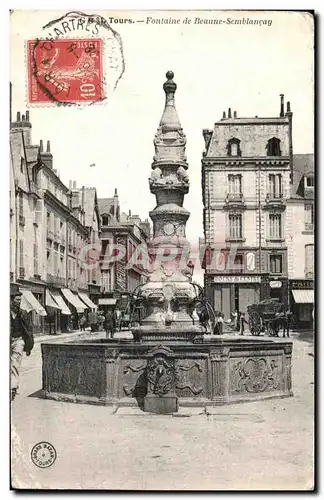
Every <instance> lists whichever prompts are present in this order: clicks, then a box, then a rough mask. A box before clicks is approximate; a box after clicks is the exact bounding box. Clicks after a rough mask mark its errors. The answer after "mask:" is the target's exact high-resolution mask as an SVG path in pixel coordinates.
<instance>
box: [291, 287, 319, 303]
mask: <svg viewBox="0 0 324 500" xmlns="http://www.w3.org/2000/svg"><path fill="white" fill-rule="evenodd" d="M292 294H293V297H294V301H295V302H296V303H297V304H314V290H292Z"/></svg>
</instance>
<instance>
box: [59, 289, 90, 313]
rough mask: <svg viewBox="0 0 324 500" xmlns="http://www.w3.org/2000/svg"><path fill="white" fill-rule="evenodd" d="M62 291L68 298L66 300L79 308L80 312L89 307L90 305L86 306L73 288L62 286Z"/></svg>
mask: <svg viewBox="0 0 324 500" xmlns="http://www.w3.org/2000/svg"><path fill="white" fill-rule="evenodd" d="M61 292H62V293H63V295H64V297H65V298H66V300H67V301H68V302H69V303H70V304H71V305H72V306H73V307H75V308H76V310H77V312H78V313H83V311H84V310H85V309H88V306H86V305H85V304H84V303H83V302H81V300H80V299H79V297H78V296H77V295H76V294H75V293H73V292H72V291H71V290H69V289H68V288H62V290H61Z"/></svg>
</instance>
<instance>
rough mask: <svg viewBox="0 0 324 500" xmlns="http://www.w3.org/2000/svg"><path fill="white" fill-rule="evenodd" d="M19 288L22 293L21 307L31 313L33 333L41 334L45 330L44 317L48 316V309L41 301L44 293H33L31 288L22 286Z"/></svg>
mask: <svg viewBox="0 0 324 500" xmlns="http://www.w3.org/2000/svg"><path fill="white" fill-rule="evenodd" d="M19 290H20V292H21V293H22V299H21V305H20V307H21V309H23V310H25V311H27V312H28V313H31V318H32V321H31V324H32V331H33V335H41V334H42V333H43V330H44V317H46V316H47V313H46V310H45V309H44V307H43V305H42V304H41V303H40V300H42V294H37V292H34V293H33V292H32V291H31V290H27V289H26V288H22V287H20V288H19Z"/></svg>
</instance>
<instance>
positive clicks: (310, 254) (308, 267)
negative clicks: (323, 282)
mask: <svg viewBox="0 0 324 500" xmlns="http://www.w3.org/2000/svg"><path fill="white" fill-rule="evenodd" d="M314 259H315V255H314V245H313V244H311V245H305V277H306V278H314Z"/></svg>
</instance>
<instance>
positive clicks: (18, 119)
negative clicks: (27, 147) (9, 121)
mask: <svg viewBox="0 0 324 500" xmlns="http://www.w3.org/2000/svg"><path fill="white" fill-rule="evenodd" d="M17 122H20V111H17Z"/></svg>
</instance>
